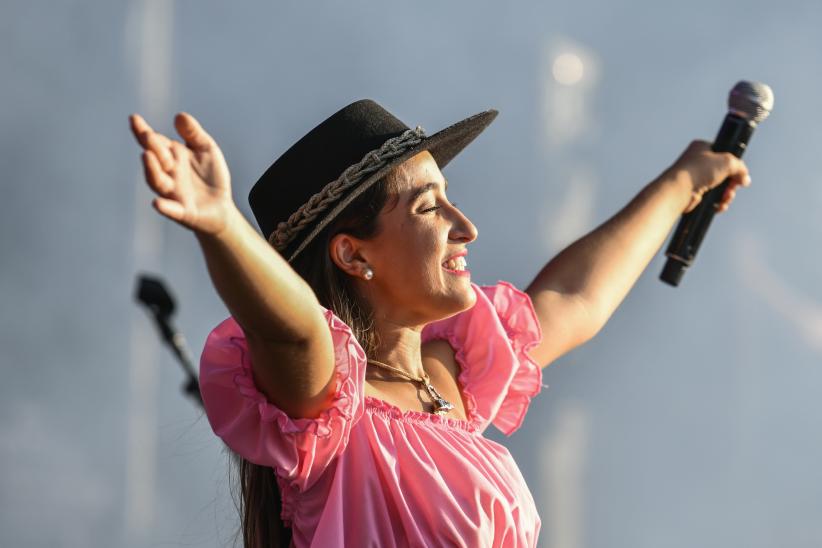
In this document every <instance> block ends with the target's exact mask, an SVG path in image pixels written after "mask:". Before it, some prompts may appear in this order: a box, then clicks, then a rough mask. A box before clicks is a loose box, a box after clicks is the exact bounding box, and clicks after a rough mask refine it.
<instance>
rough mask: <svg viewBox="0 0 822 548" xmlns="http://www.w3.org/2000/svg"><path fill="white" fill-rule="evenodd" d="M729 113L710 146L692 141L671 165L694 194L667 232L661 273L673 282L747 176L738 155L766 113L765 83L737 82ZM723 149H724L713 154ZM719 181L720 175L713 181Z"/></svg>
mask: <svg viewBox="0 0 822 548" xmlns="http://www.w3.org/2000/svg"><path fill="white" fill-rule="evenodd" d="M728 107H729V109H728V114H727V115H726V116H725V120H724V122H723V124H722V127H721V128H720V130H719V134H718V135H717V137H716V139H715V140H714V143H713V145H712V146H710V147H709V145H708V144H707V143H705V142H701V141H695V142H694V143H692V144H691V146H689V147H688V149H687V150H686V151H685V152H684V153H683V154H682V156H681V157H680V158H679V159H678V160H677V161H676V162H675V163H674V165H673V166H671V168H670V170H673V173H672V174H673V175H674V176H675V177H680V176H682V177H689V178H690V182H691V185H692V192H693V198H692V200H691V203H690V204H689V205H688V207H686V209H685V212H684V215H683V216H682V219H681V220H680V222H679V225H678V226H677V228H676V231H675V232H674V236H673V237H672V238H671V243H670V244H669V246H668V249H667V250H666V252H665V254H666V255H667V256H668V261H667V262H666V263H665V268H664V269H663V271H662V274H661V275H660V279H661V280H662V281H664V282H666V283H668V284H670V285H672V286H674V287H676V286H677V285H679V282H680V280H681V279H682V276H683V274H684V272H685V269H686V268H687V267H689V266H690V265H691V264H692V263H693V260H694V258H695V257H696V253H697V251H698V250H699V245H700V244H701V243H702V239H703V238H704V237H705V233H706V232H707V231H708V227H709V226H710V224H711V221H712V220H713V216H714V214H715V213H716V211H717V210H719V211H724V210H725V209H727V206H728V204H729V203H730V201H731V200H733V197H734V194H735V189H736V187H737V186H739V185H744V186H747V185H748V184H750V178H749V177H748V174H747V169H746V168H745V165H744V164H743V163H742V162H741V160H739V158H741V156H742V154H743V153H744V152H745V149H746V148H747V145H748V140H749V139H750V137H751V135H752V134H753V130H754V129H755V128H756V126H757V125H758V124H759V123H760V122H761V121H762V120H764V119H765V118H766V117H767V116H768V114H770V111H771V109H772V108H773V93H772V92H771V89H770V88H769V87H768V86H766V85H765V84H760V83H756V82H745V81H742V82H739V83H738V84H736V86H734V88H733V89H732V90H731V94H730V97H729V98H728ZM715 153H724V154H715ZM718 181H722V183H721V184H718V185H717V182H718Z"/></svg>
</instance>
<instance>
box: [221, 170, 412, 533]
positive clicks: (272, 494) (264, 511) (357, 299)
mask: <svg viewBox="0 0 822 548" xmlns="http://www.w3.org/2000/svg"><path fill="white" fill-rule="evenodd" d="M401 172H402V168H401V167H400V168H397V169H395V170H393V171H392V172H391V173H389V174H388V175H387V176H386V177H384V178H383V179H382V180H380V181H378V182H377V183H374V185H373V186H371V187H370V188H369V189H368V190H366V191H365V192H363V194H362V195H360V196H359V197H358V198H357V199H356V200H354V201H353V202H352V203H351V205H349V206H348V207H347V208H346V209H345V210H344V211H343V212H342V213H341V214H340V215H339V217H337V219H335V221H334V222H333V223H332V224H331V225H330V226H329V227H328V228H327V229H326V230H325V231H323V232H322V233H320V234H319V235H318V236H317V237H316V238H315V239H314V241H313V242H312V243H311V244H309V245H308V246H307V247H306V248H305V249H304V250H303V251H302V253H300V255H298V256H297V258H296V259H295V260H294V262H293V263H292V264H291V266H292V267H293V268H294V270H295V271H296V272H297V273H298V274H299V275H300V276H302V277H303V279H305V280H306V282H308V284H309V285H310V286H311V288H312V289H313V290H314V293H315V294H316V296H317V299H318V300H319V301H320V304H321V305H323V306H324V307H325V308H328V309H329V310H331V311H333V312H334V314H336V315H337V316H338V317H339V318H340V319H341V320H342V321H343V322H345V323H346V324H347V325H348V326H349V327H350V328H351V330H352V332H353V333H354V336H355V337H356V338H357V341H359V343H360V345H361V346H362V347H363V349H364V350H365V353H366V355H368V356H372V355H373V354H374V350H375V349H376V347H377V343H378V341H377V335H376V333H375V332H374V330H373V328H372V327H373V313H372V310H371V307H370V306H369V305H368V302H367V301H366V300H365V299H364V298H363V297H362V296H361V295H359V294H358V293H357V291H356V289H355V287H354V284H353V283H352V280H351V278H350V277H349V276H348V275H347V274H345V273H344V272H343V271H342V270H340V269H339V268H338V267H337V265H336V264H334V261H332V260H331V256H330V255H329V252H328V246H329V244H330V243H331V239H332V238H333V237H334V236H336V235H337V234H339V233H341V232H344V233H346V234H350V235H351V236H354V237H355V238H359V239H364V240H365V239H369V238H372V237H374V236H376V235H377V233H378V231H379V223H378V222H377V218H378V216H379V214H380V211H382V209H383V208H384V207H385V206H386V205H388V204H389V202H391V204H392V205H391V207H394V206H395V205H396V202H397V199H398V181H399V174H400V173H401ZM233 460H234V462H235V465H236V467H237V469H236V472H237V477H236V478H235V481H233V482H232V483H234V491H235V493H236V491H237V490H239V503H238V504H237V507H238V511H239V513H240V516H241V519H242V525H241V529H242V535H243V546H244V547H245V548H263V547H266V548H267V547H272V546H288V545H289V544H290V543H291V529H290V528H288V527H285V525H284V524H283V522H282V520H281V519H280V512H281V510H282V508H281V498H280V492H279V487H278V485H277V479H276V476H275V473H274V470H273V469H271V468H269V467H267V466H260V465H257V464H254V463H252V462H249V461H247V460H245V459H244V458H242V457H241V456H239V455H236V454H234V455H233ZM237 483H239V485H237Z"/></svg>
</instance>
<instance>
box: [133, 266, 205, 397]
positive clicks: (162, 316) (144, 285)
mask: <svg viewBox="0 0 822 548" xmlns="http://www.w3.org/2000/svg"><path fill="white" fill-rule="evenodd" d="M134 299H135V300H136V301H137V302H138V303H140V304H142V305H144V306H145V307H146V308H147V309H148V311H149V313H150V314H151V315H152V317H153V318H154V323H155V325H156V326H157V329H158V330H159V332H160V336H161V337H162V338H163V341H164V342H165V343H166V344H167V345H168V346H169V347H170V348H171V351H172V353H173V354H174V356H175V357H176V358H177V361H178V362H179V363H180V366H181V367H182V368H183V372H184V373H185V375H186V380H185V381H184V382H183V385H182V391H183V394H185V395H186V396H188V397H189V398H191V399H192V400H194V402H195V403H196V404H197V405H199V406H200V407H201V408H202V407H203V398H202V396H201V395H200V383H199V381H198V380H197V375H196V373H195V372H194V371H195V369H194V365H193V362H192V360H191V353H190V352H189V351H188V346H187V345H186V340H185V337H184V336H183V334H182V333H180V332H179V331H177V330H176V329H175V328H174V327H173V325H172V323H171V315H172V314H173V313H174V309H175V304H174V299H173V298H172V296H171V294H170V293H169V292H168V290H167V289H166V287H165V285H164V284H163V282H162V281H161V280H160V279H159V278H154V277H151V276H147V275H139V276H137V287H136V291H135V292H134Z"/></svg>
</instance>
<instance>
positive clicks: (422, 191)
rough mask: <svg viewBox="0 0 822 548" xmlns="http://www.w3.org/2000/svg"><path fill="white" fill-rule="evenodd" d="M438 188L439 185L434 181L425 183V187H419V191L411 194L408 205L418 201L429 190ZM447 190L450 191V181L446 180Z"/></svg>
mask: <svg viewBox="0 0 822 548" xmlns="http://www.w3.org/2000/svg"><path fill="white" fill-rule="evenodd" d="M438 186H439V183H435V182H433V181H432V182H430V183H425V184H424V185H422V186H421V187H419V188H418V189H416V190H415V191H414V192H412V193H411V196H410V197H409V198H408V203H409V204H410V203H411V202H413V201H414V200H416V199H417V198H419V197H420V196H422V195H423V194H425V193H426V192H428V191H429V190H431V189H433V188H437V187H438ZM445 190H448V180H445Z"/></svg>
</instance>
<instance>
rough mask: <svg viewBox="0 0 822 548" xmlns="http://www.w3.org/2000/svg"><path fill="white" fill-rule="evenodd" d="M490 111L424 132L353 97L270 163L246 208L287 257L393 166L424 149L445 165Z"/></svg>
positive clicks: (479, 130) (486, 122) (493, 113)
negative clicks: (432, 131)
mask: <svg viewBox="0 0 822 548" xmlns="http://www.w3.org/2000/svg"><path fill="white" fill-rule="evenodd" d="M496 116H497V111H496V110H487V111H485V112H480V113H479V114H475V115H474V116H471V117H469V118H466V119H464V120H462V121H460V122H457V123H456V124H453V125H451V126H448V127H447V128H445V129H443V130H442V131H439V132H437V133H435V134H433V135H431V136H430V137H428V136H426V135H425V133H424V131H423V130H422V128H420V127H417V128H416V129H410V128H409V127H408V126H406V125H405V124H404V123H402V122H401V121H400V120H398V119H397V118H396V117H395V116H393V115H392V114H391V113H390V112H388V111H387V110H385V109H384V108H383V107H381V106H380V105H378V104H377V103H376V102H374V101H372V100H370V99H365V100H361V101H357V102H355V103H351V104H350V105H348V106H346V107H344V108H342V109H341V110H339V111H338V112H336V113H335V114H333V115H332V116H330V117H329V118H328V119H326V120H325V121H324V122H322V123H321V124H320V125H318V126H317V127H315V128H314V129H312V130H311V131H309V132H308V133H307V134H306V135H305V136H304V137H303V138H302V139H300V140H299V141H297V142H296V143H295V144H294V145H293V146H292V147H291V148H289V149H288V150H287V151H286V152H285V153H283V155H282V156H280V157H279V158H278V159H277V160H276V161H275V162H274V163H273V164H271V166H270V167H269V168H268V169H267V170H266V172H265V173H264V174H263V176H262V177H260V179H259V180H258V181H257V182H256V183H255V184H254V187H253V188H252V189H251V193H250V194H249V196H248V201H249V203H250V204H251V210H252V211H253V212H254V217H255V218H256V219H257V224H259V226H260V230H262V233H263V235H264V236H265V237H266V238H267V239H268V241H269V242H271V244H272V245H273V246H274V247H275V248H276V249H277V250H278V251H279V252H280V253H282V254H283V256H284V257H286V258H287V259H288V261H289V262H290V261H292V260H293V259H294V258H295V257H296V256H297V255H298V254H299V253H300V252H301V251H302V250H303V249H304V248H305V247H306V246H307V245H308V244H309V243H310V242H311V241H312V240H313V239H314V238H315V237H316V236H317V235H318V234H319V233H320V232H322V230H323V229H324V228H326V227H327V226H328V225H329V224H330V223H331V222H332V221H333V220H334V219H335V218H336V217H337V216H338V215H339V214H340V212H341V211H343V210H344V209H345V208H346V207H347V206H348V205H350V204H351V202H352V201H354V199H356V198H357V196H359V195H360V194H362V193H363V192H364V191H365V190H366V189H368V188H369V187H370V186H371V185H373V184H374V183H375V182H377V181H379V180H380V179H382V178H383V177H385V175H386V174H387V173H388V172H389V171H391V170H392V169H393V168H395V167H396V166H398V165H400V164H401V163H402V162H404V161H406V160H408V159H409V158H411V157H413V156H414V155H416V154H418V153H420V152H422V151H424V150H427V151H428V152H430V153H431V155H432V156H433V157H434V160H436V162H437V165H438V166H439V167H440V168H443V167H445V166H446V165H447V164H448V162H450V161H451V160H452V159H453V158H454V157H455V156H456V155H457V154H459V152H460V151H461V150H462V149H463V148H465V147H466V146H468V144H469V143H470V142H471V141H473V140H474V139H475V138H476V137H477V136H478V135H479V134H480V133H482V131H483V130H484V129H485V128H486V127H488V125H489V124H490V123H491V122H492V121H493V120H494V118H496Z"/></svg>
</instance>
